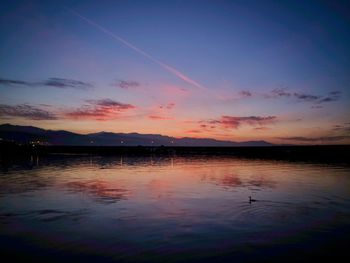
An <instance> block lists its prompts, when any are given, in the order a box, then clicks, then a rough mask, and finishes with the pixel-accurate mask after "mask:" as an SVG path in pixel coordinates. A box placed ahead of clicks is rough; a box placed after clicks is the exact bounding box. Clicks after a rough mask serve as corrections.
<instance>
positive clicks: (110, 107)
mask: <svg viewBox="0 0 350 263" xmlns="http://www.w3.org/2000/svg"><path fill="white" fill-rule="evenodd" d="M86 102H87V103H88V104H86V105H83V106H82V107H80V108H77V109H74V110H72V111H68V112H65V117H66V118H72V119H94V120H111V119H116V118H118V117H120V114H121V113H123V112H125V111H128V110H131V109H134V108H136V107H135V106H134V105H131V104H125V103H121V102H118V101H114V100H111V99H100V100H86Z"/></svg>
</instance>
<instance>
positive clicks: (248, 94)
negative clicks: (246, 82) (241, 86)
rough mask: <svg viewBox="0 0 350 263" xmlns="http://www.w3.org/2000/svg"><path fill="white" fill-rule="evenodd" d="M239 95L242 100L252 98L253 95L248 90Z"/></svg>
mask: <svg viewBox="0 0 350 263" xmlns="http://www.w3.org/2000/svg"><path fill="white" fill-rule="evenodd" d="M239 95H240V97H243V98H249V97H252V96H253V94H252V93H251V92H250V91H248V90H241V91H240V92H239Z"/></svg>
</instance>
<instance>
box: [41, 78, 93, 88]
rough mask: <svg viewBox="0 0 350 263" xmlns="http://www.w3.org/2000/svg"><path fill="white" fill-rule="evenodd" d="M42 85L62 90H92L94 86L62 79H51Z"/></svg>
mask: <svg viewBox="0 0 350 263" xmlns="http://www.w3.org/2000/svg"><path fill="white" fill-rule="evenodd" d="M42 85H44V86H49V87H55V88H60V89H67V88H73V89H91V88H93V85H92V84H91V83H88V82H84V81H79V80H74V79H61V78H49V79H48V80H46V81H43V82H42Z"/></svg>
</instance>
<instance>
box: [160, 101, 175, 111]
mask: <svg viewBox="0 0 350 263" xmlns="http://www.w3.org/2000/svg"><path fill="white" fill-rule="evenodd" d="M175 105H176V104H175V103H174V102H170V103H168V104H162V105H160V106H159V108H160V109H167V110H171V109H173V108H174V107H175Z"/></svg>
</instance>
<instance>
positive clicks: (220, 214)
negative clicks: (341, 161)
mask: <svg viewBox="0 0 350 263" xmlns="http://www.w3.org/2000/svg"><path fill="white" fill-rule="evenodd" d="M349 171H350V169H349V167H347V166H341V165H325V164H317V163H297V162H294V163H292V162H282V161H273V160H249V159H239V158H234V157H195V156H192V157H159V156H146V157H136V156H113V157H103V156H56V157H50V158H48V157H46V158H38V157H32V158H31V159H29V160H25V161H22V162H21V163H13V164H12V165H9V166H7V167H3V169H2V172H1V176H0V199H1V202H0V224H1V228H0V237H1V239H0V240H1V244H2V245H3V250H4V251H6V253H8V254H11V253H16V251H22V253H23V255H24V256H27V257H33V258H35V259H39V260H48V259H50V260H51V259H52V257H53V255H55V257H54V258H55V259H56V260H62V259H64V260H69V259H70V260H84V261H89V260H94V259H96V258H101V259H103V260H105V261H109V260H111V261H113V260H116V261H119V262H120V261H122V262H123V261H139V260H140V259H142V260H144V261H159V262H161V261H164V260H167V261H175V262H179V261H202V260H207V259H212V258H219V259H222V260H228V259H235V260H238V261H242V262H243V261H244V262H245V261H247V260H248V261H254V260H255V259H257V258H259V259H261V260H268V259H269V260H273V259H276V260H280V259H297V255H300V253H304V254H305V255H304V256H311V254H312V253H313V254H315V253H316V255H319V256H327V255H328V254H327V253H331V252H334V249H337V248H338V249H340V248H341V246H343V245H344V244H345V243H346V242H347V241H348V240H349V238H348V236H349V233H350V231H349V227H350V222H349V218H350V217H349V216H350V176H349V175H350V173H349ZM249 196H252V197H253V198H254V199H256V200H257V202H254V203H250V202H249ZM325 246H327V247H328V248H329V250H328V251H327V250H323V249H322V248H324V247H325ZM300 248H302V249H303V251H304V252H300ZM38 251H40V253H38ZM309 253H311V254H310V255H309Z"/></svg>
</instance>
